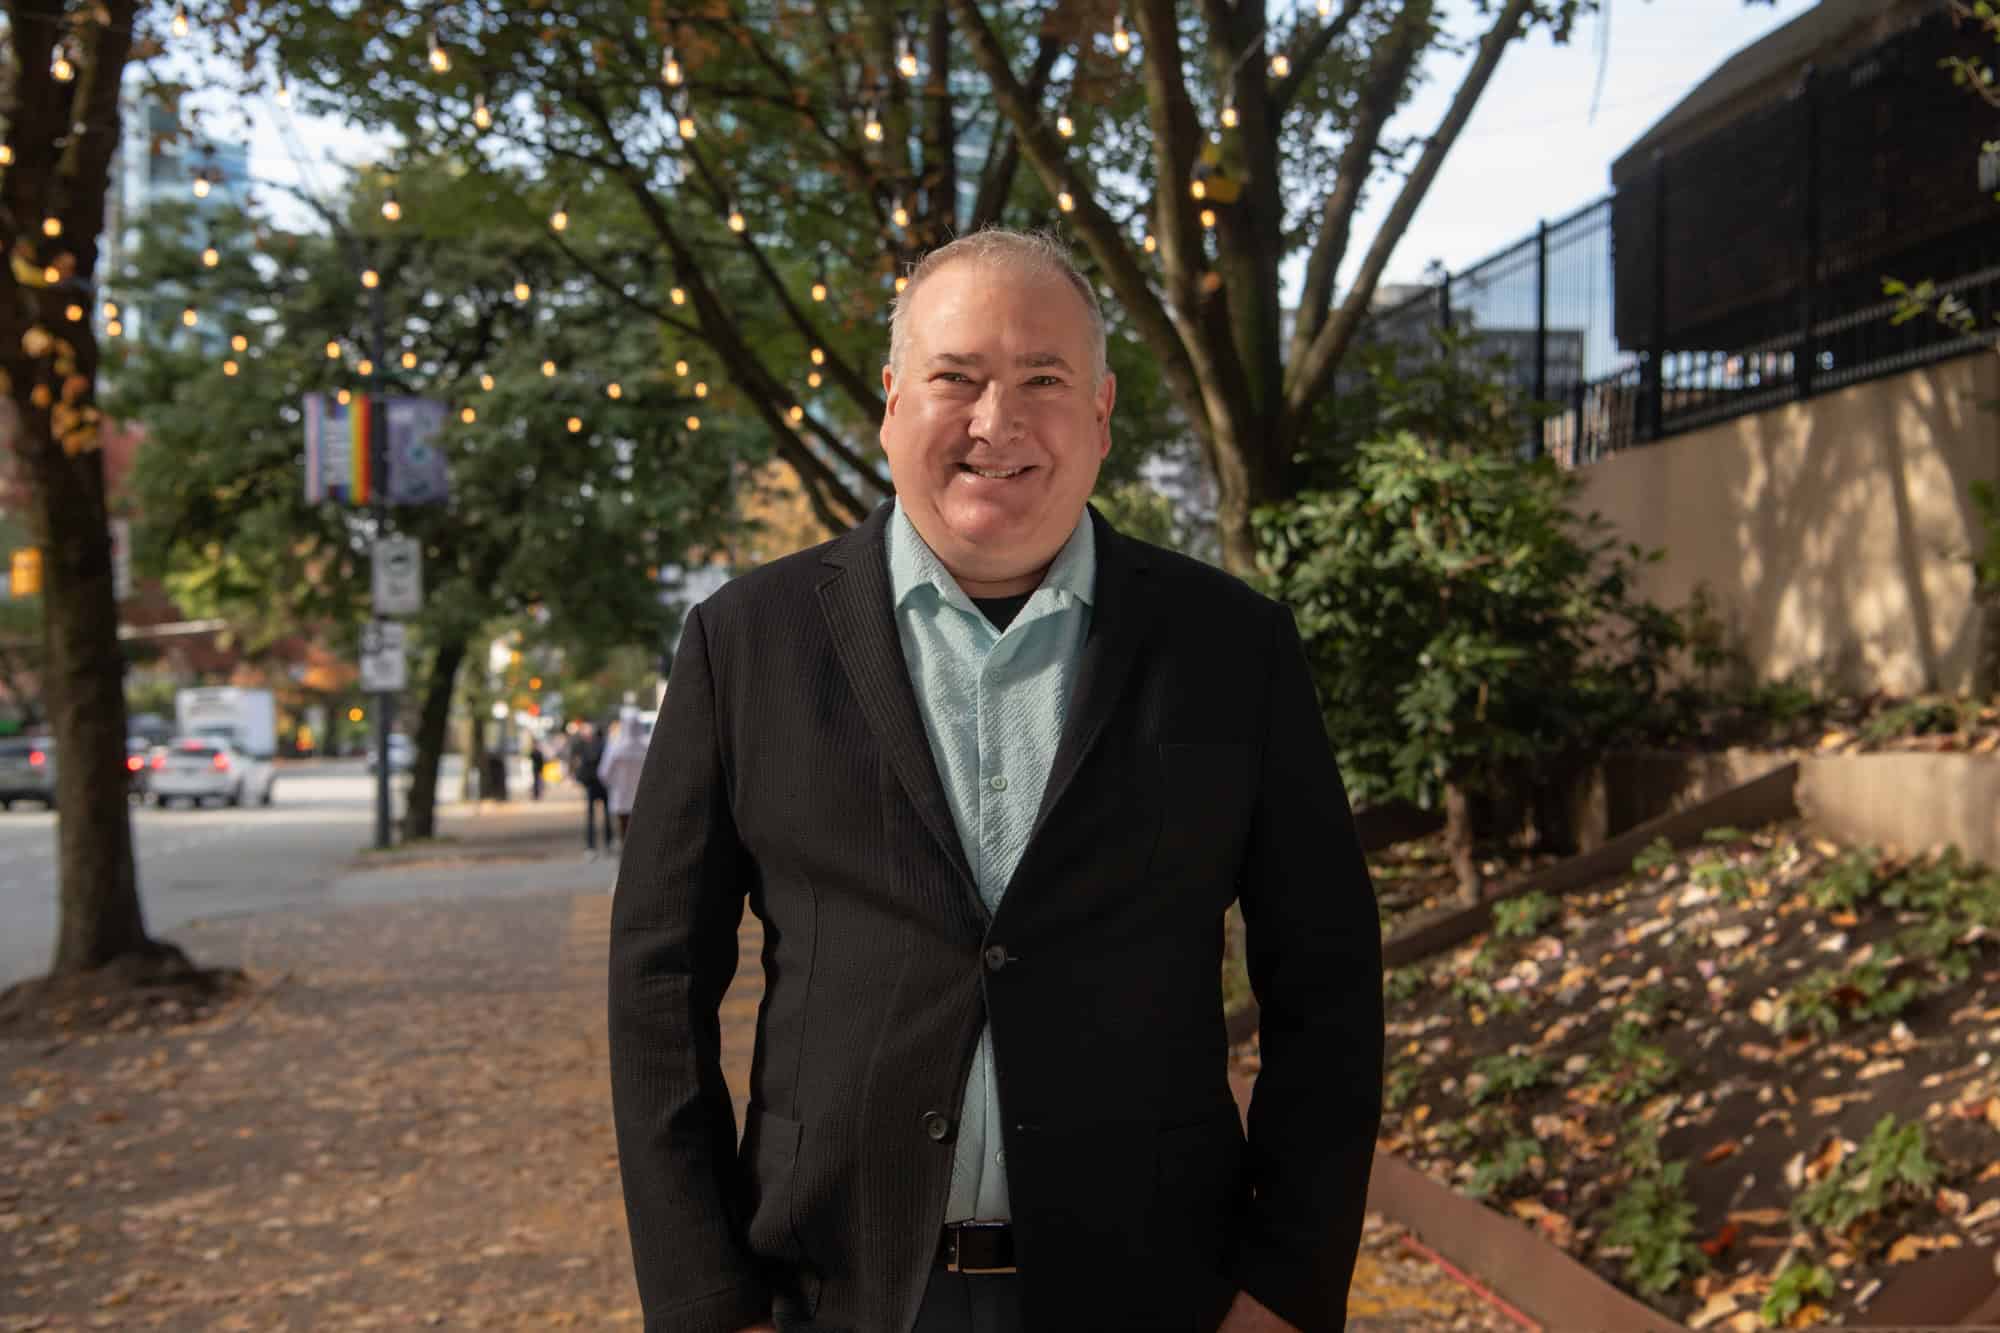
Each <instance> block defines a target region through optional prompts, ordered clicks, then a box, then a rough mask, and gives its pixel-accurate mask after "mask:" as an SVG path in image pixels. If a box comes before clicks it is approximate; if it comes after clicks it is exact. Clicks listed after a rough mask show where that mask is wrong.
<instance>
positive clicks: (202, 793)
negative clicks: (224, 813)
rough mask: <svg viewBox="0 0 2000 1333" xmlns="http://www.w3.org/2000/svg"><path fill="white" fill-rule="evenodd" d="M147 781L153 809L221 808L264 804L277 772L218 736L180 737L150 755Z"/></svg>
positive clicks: (272, 787) (270, 794) (273, 785)
mask: <svg viewBox="0 0 2000 1333" xmlns="http://www.w3.org/2000/svg"><path fill="white" fill-rule="evenodd" d="M150 769H151V771H150V772H149V774H148V777H147V783H148V794H149V796H150V797H151V799H152V802H153V804H155V805H160V806H165V805H168V804H171V803H172V802H174V801H177V800H185V801H187V802H188V803H189V804H190V805H200V804H201V803H202V802H203V801H209V800H218V801H221V802H223V803H224V804H225V805H269V804H270V803H271V800H272V796H273V793H274V792H275V791H276V789H277V785H278V769H277V766H276V765H275V764H273V763H272V762H271V761H270V760H268V759H256V758H253V757H251V756H250V755H248V754H245V753H244V752H243V751H241V750H239V749H237V748H236V746H235V744H234V743H233V742H232V741H230V740H229V739H228V738H227V737H223V736H183V737H181V738H180V739H178V740H174V741H169V742H168V743H167V744H166V745H163V746H161V747H160V748H159V749H158V750H156V751H154V752H153V760H152V764H151V766H150Z"/></svg>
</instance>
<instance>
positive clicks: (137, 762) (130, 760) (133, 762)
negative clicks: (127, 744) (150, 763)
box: [125, 754, 146, 773]
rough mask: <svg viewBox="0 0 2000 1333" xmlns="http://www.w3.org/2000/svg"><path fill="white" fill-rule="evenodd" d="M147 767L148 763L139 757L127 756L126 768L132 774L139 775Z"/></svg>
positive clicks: (134, 755)
mask: <svg viewBox="0 0 2000 1333" xmlns="http://www.w3.org/2000/svg"><path fill="white" fill-rule="evenodd" d="M145 766H146V761H145V760H143V759H141V758H140V757H139V756H138V755H136V754H128V755H126V756H125V767H126V769H127V770H129V771H130V772H133V773H137V772H138V771H139V770H140V769H142V768H144V767H145Z"/></svg>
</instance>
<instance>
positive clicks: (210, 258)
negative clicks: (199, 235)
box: [201, 242, 222, 268]
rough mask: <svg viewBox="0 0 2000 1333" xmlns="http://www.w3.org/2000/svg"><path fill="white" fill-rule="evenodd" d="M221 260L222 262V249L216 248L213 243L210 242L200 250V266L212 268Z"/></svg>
mask: <svg viewBox="0 0 2000 1333" xmlns="http://www.w3.org/2000/svg"><path fill="white" fill-rule="evenodd" d="M221 262H222V251H220V250H218V249H216V248H215V245H214V243H213V242H211V243H210V244H209V245H208V247H207V248H206V249H204V250H203V251H202V252H201V266H202V267H203V268H214V267H215V266H216V265H218V264H220V263H221Z"/></svg>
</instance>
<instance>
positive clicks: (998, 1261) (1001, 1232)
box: [937, 1222, 1017, 1275]
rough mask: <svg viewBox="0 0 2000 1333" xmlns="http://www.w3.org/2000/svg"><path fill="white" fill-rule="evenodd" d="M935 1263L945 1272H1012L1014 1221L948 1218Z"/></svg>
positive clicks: (981, 1273)
mask: <svg viewBox="0 0 2000 1333" xmlns="http://www.w3.org/2000/svg"><path fill="white" fill-rule="evenodd" d="M937 1266H938V1267H939V1268H942V1269H944V1270H945V1271H946V1272H947V1273H967V1274H975V1275H983V1274H990V1273H1012V1272H1015V1271H1017V1270H1016V1269H1015V1267H1014V1224H1013V1223H1011V1222H948V1223H946V1224H945V1228H944V1235H943V1236H942V1237H940V1238H939V1240H938V1254H937Z"/></svg>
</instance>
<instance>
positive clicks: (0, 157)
mask: <svg viewBox="0 0 2000 1333" xmlns="http://www.w3.org/2000/svg"><path fill="white" fill-rule="evenodd" d="M13 165H14V145H13V144H10V143H0V167H11V166H13Z"/></svg>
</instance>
